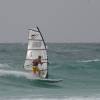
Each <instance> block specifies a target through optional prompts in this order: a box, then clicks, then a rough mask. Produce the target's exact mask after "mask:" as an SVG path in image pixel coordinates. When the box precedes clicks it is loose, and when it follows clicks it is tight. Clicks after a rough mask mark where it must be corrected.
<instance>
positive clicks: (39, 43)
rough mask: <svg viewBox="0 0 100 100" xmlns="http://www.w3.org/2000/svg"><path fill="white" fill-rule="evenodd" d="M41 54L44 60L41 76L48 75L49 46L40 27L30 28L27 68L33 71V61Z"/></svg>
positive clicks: (25, 66)
mask: <svg viewBox="0 0 100 100" xmlns="http://www.w3.org/2000/svg"><path fill="white" fill-rule="evenodd" d="M38 56H41V57H42V58H41V62H43V64H42V66H41V67H40V70H41V77H43V78H46V77H47V73H48V72H47V71H48V70H47V59H48V58H47V47H46V43H45V41H44V39H43V36H42V34H41V32H40V30H39V28H38V27H36V28H35V29H29V34H28V48H27V54H26V59H25V63H24V68H25V70H28V71H32V61H33V60H34V59H37V58H38Z"/></svg>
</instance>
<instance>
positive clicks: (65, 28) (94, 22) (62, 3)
mask: <svg viewBox="0 0 100 100" xmlns="http://www.w3.org/2000/svg"><path fill="white" fill-rule="evenodd" d="M33 24H36V25H38V26H39V28H40V30H41V32H42V33H43V35H44V38H45V40H46V41H47V42H100V0H0V43H3V42H27V38H28V37H27V36H28V34H27V32H28V31H27V29H28V28H30V27H32V25H33Z"/></svg>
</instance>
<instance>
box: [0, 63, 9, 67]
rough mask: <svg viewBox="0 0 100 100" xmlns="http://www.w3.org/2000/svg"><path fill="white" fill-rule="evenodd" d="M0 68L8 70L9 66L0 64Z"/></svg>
mask: <svg viewBox="0 0 100 100" xmlns="http://www.w3.org/2000/svg"><path fill="white" fill-rule="evenodd" d="M0 68H10V66H9V65H8V64H6V63H4V64H0Z"/></svg>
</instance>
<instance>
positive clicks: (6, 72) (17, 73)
mask: <svg viewBox="0 0 100 100" xmlns="http://www.w3.org/2000/svg"><path fill="white" fill-rule="evenodd" d="M8 75H13V76H15V77H25V78H27V79H32V78H33V76H32V75H33V74H31V73H28V72H23V71H14V70H3V69H0V76H8Z"/></svg>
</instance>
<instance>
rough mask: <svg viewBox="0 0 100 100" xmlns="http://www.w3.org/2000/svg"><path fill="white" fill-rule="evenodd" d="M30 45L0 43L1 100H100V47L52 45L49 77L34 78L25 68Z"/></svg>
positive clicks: (94, 45) (95, 45) (92, 45)
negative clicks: (45, 79) (54, 80)
mask: <svg viewBox="0 0 100 100" xmlns="http://www.w3.org/2000/svg"><path fill="white" fill-rule="evenodd" d="M26 49H27V44H23V43H12V44H10V43H9V44H7V43H4V44H3V43H2V44H0V100H100V44H99V43H48V59H49V66H48V67H49V78H60V79H63V81H62V82H59V83H41V82H36V81H34V80H31V79H30V75H29V74H28V73H27V72H25V70H24V68H23V64H24V60H25V57H26Z"/></svg>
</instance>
